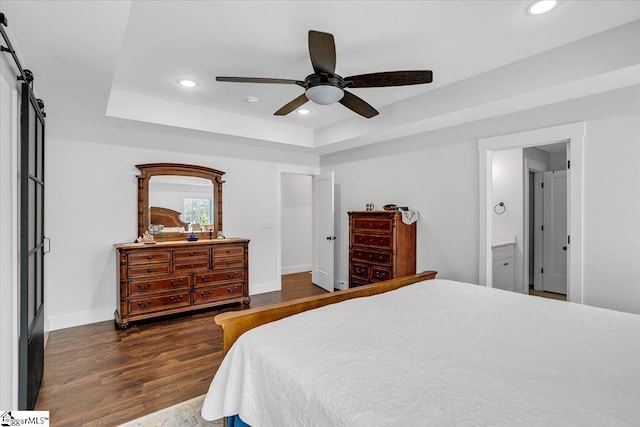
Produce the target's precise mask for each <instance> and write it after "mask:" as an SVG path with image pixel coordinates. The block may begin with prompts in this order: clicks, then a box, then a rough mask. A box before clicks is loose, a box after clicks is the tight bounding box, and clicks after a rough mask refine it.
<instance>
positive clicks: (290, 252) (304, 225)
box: [281, 173, 312, 274]
mask: <svg viewBox="0 0 640 427" xmlns="http://www.w3.org/2000/svg"><path fill="white" fill-rule="evenodd" d="M281 185H282V219H281V221H282V274H291V273H299V272H303V271H311V236H312V233H311V227H312V224H311V176H310V175H298V174H288V173H285V174H282V184H281Z"/></svg>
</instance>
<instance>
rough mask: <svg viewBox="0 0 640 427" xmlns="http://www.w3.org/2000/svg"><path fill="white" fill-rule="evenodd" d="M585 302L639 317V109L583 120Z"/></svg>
mask: <svg viewBox="0 0 640 427" xmlns="http://www.w3.org/2000/svg"><path fill="white" fill-rule="evenodd" d="M586 136H587V138H586V141H585V147H584V159H585V161H584V163H585V164H584V170H585V178H584V207H585V215H584V229H585V232H584V266H585V268H584V302H585V303H586V304H590V305H595V306H600V307H609V308H614V309H617V310H622V311H630V312H632V313H640V262H638V261H639V260H640V174H639V173H638V159H640V111H636V112H635V113H634V114H628V115H624V116H619V117H614V118H609V119H602V120H594V121H591V122H587V133H586Z"/></svg>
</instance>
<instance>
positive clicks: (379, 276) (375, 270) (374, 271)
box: [371, 267, 392, 282]
mask: <svg viewBox="0 0 640 427" xmlns="http://www.w3.org/2000/svg"><path fill="white" fill-rule="evenodd" d="M391 278H392V276H391V270H387V269H384V268H380V267H371V281H372V282H381V281H383V280H389V279H391Z"/></svg>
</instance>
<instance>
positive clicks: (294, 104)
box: [273, 93, 309, 116]
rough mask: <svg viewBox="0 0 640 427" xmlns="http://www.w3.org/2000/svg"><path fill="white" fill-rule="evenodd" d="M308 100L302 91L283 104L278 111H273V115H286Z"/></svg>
mask: <svg viewBox="0 0 640 427" xmlns="http://www.w3.org/2000/svg"><path fill="white" fill-rule="evenodd" d="M308 100H309V98H307V95H306V94H304V93H303V94H302V95H300V96H299V97H297V98H296V99H294V100H293V101H291V102H289V103H288V104H286V105H284V106H283V107H282V108H280V109H279V110H278V111H276V112H275V113H273V115H274V116H286V115H287V114H289V113H290V112H292V111H293V110H295V109H296V108H298V107H300V106H301V105H303V104H305V103H306V102H307V101H308Z"/></svg>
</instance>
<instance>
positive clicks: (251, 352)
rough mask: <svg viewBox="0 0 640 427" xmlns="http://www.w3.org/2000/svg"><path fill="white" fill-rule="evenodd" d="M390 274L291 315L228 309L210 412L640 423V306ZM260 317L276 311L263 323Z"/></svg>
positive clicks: (265, 420)
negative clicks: (592, 303) (368, 290)
mask: <svg viewBox="0 0 640 427" xmlns="http://www.w3.org/2000/svg"><path fill="white" fill-rule="evenodd" d="M431 277H432V276H431ZM416 280H417V281H416ZM389 283H391V284H392V285H389ZM389 283H387V282H382V283H381V284H380V285H382V286H391V288H393V289H394V290H388V289H387V290H388V291H383V293H377V294H372V295H370V296H366V297H359V298H350V299H346V300H344V301H341V302H339V303H330V304H327V305H323V306H321V307H319V308H315V309H313V310H308V309H307V310H302V311H303V312H301V313H298V314H295V315H291V316H288V313H285V314H277V313H278V312H279V311H282V310H281V309H278V308H275V309H274V310H273V312H272V313H271V314H269V313H270V312H269V309H262V310H259V309H252V310H257V312H254V313H230V314H226V315H220V316H222V317H221V318H220V319H216V322H218V323H220V324H223V325H225V323H226V325H225V326H223V328H224V329H225V344H224V345H225V349H226V355H225V358H224V360H223V362H222V364H221V366H220V368H219V369H218V371H217V373H216V375H215V377H214V379H213V381H212V383H211V386H210V389H209V392H208V393H207V396H206V398H205V400H204V403H203V408H202V416H203V417H204V418H205V419H210V420H211V419H218V418H221V417H230V416H231V417H232V416H235V418H234V419H235V420H236V421H240V420H241V421H243V422H246V423H247V424H249V425H251V426H254V427H258V426H426V425H436V426H440V425H455V426H458V425H469V426H472V425H473V426H481V425H490V426H497V425H504V426H514V425H518V426H523V425H526V426H551V425H553V426H558V425H576V426H587V425H597V426H616V425H629V426H630V425H635V426H637V425H639V423H640V316H638V315H634V314H629V313H621V312H616V311H612V310H606V309H601V308H595V307H589V306H584V305H578V304H573V303H567V302H563V301H556V300H549V299H543V298H539V297H530V296H528V295H522V294H517V293H512V292H507V291H502V290H497V289H491V288H486V287H482V286H477V285H473V284H469V283H461V282H454V281H449V280H440V279H434V280H426V281H425V280H421V279H420V277H419V276H417V277H416V278H414V279H413V281H412V280H405V282H398V279H396V280H395V281H394V280H392V281H389ZM398 283H400V284H398ZM373 286H375V285H373ZM342 292H344V291H342ZM332 295H333V294H332ZM323 296H324V295H323ZM295 304H296V303H294V305H295ZM280 308H282V307H280ZM298 308H299V307H298ZM248 311H251V310H248ZM284 311H287V309H286V307H285V310H284ZM289 311H295V309H290V310H289ZM274 313H275V314H274ZM247 315H248V317H247ZM272 315H275V316H285V315H287V316H288V317H285V318H282V319H280V320H277V321H272V320H274V319H271V318H270V316H272ZM243 316H245V318H244V320H243ZM256 317H258V318H259V319H263V320H264V319H266V322H268V323H266V324H263V325H261V326H259V327H255V328H254V327H253V323H254V321H253V320H251V319H252V318H256ZM239 325H240V326H239ZM227 329H228V330H230V331H232V332H231V333H230V337H229V338H228V339H227V338H226V335H227ZM242 329H245V330H246V332H244V333H242V332H238V330H242ZM236 338H237V340H236ZM234 341H235V343H233V342H234Z"/></svg>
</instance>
